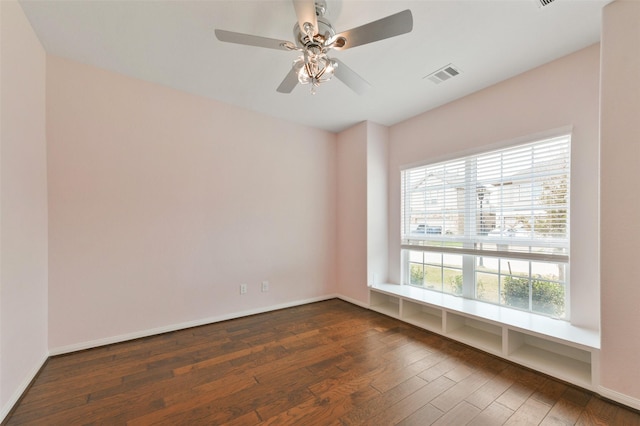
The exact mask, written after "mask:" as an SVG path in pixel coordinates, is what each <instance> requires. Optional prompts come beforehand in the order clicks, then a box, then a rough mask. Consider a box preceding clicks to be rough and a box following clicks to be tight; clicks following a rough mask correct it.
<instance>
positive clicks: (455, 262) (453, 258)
mask: <svg viewBox="0 0 640 426" xmlns="http://www.w3.org/2000/svg"><path fill="white" fill-rule="evenodd" d="M442 264H443V265H444V266H452V267H454V268H459V269H462V256H461V255H459V254H444V255H443V256H442Z"/></svg>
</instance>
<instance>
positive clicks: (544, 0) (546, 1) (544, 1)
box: [536, 0, 554, 7]
mask: <svg viewBox="0 0 640 426" xmlns="http://www.w3.org/2000/svg"><path fill="white" fill-rule="evenodd" d="M553 2H554V0H536V3H538V6H540V7H545V6H549V5H550V4H551V3H553Z"/></svg>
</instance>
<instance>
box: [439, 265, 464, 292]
mask: <svg viewBox="0 0 640 426" xmlns="http://www.w3.org/2000/svg"><path fill="white" fill-rule="evenodd" d="M442 281H443V283H442V291H443V292H444V293H450V294H462V270H461V269H453V268H443V269H442Z"/></svg>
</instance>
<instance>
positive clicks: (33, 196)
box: [0, 0, 48, 421]
mask: <svg viewBox="0 0 640 426" xmlns="http://www.w3.org/2000/svg"><path fill="white" fill-rule="evenodd" d="M0 15H1V16H0V28H1V37H0V38H1V40H2V42H1V43H2V44H1V47H0V51H1V52H2V53H1V55H2V58H1V63H2V69H1V72H0V74H1V75H2V79H1V81H0V86H1V87H2V95H1V106H0V109H1V113H0V117H1V123H0V129H1V130H0V217H1V220H0V421H1V420H2V419H3V418H4V417H5V416H6V414H7V413H8V411H9V410H10V408H11V407H12V405H13V403H15V402H16V401H17V399H18V397H19V396H20V394H21V393H22V391H23V390H24V389H25V388H26V386H27V385H28V384H29V382H30V381H31V379H32V378H33V377H34V375H35V373H36V372H37V371H38V369H39V368H40V366H41V365H42V363H43V362H44V360H45V359H46V356H47V355H48V352H47V180H46V179H47V170H46V143H45V72H46V69H45V63H46V61H45V58H46V57H45V53H44V50H43V48H42V46H41V45H40V42H39V41H38V39H37V38H36V36H35V34H34V32H33V30H32V29H31V26H30V24H29V22H28V21H27V19H26V17H25V16H24V13H23V12H22V9H21V8H20V6H19V5H18V3H17V2H14V1H4V0H3V1H1V2H0Z"/></svg>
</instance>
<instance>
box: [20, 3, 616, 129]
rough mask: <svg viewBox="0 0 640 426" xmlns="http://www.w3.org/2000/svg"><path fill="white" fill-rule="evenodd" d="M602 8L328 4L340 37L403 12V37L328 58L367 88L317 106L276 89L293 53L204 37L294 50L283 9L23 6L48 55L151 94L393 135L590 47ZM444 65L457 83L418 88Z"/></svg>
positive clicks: (305, 93)
mask: <svg viewBox="0 0 640 426" xmlns="http://www.w3.org/2000/svg"><path fill="white" fill-rule="evenodd" d="M610 1H611V0H555V1H554V2H553V3H551V4H550V5H548V6H545V7H542V8H541V7H539V4H538V0H464V1H462V0H440V1H435V0H420V1H416V0H414V1H403V0H387V1H371V0H327V9H328V10H327V13H326V17H327V18H328V19H329V20H330V21H331V22H332V24H333V26H334V28H335V29H336V31H338V32H341V31H344V30H347V29H350V28H353V27H356V26H360V25H362V24H365V23H367V22H370V21H373V20H376V19H380V18H382V17H385V16H387V15H390V14H393V13H396V12H399V11H401V10H404V9H411V11H412V13H413V21H414V26H413V31H412V32H411V33H409V34H405V35H401V36H398V37H395V38H392V39H387V40H383V41H379V42H376V43H372V44H369V45H364V46H359V47H355V48H353V49H349V50H345V51H342V52H335V51H334V53H333V55H332V56H334V57H336V58H338V59H340V60H342V61H343V62H344V63H345V64H346V65H348V66H349V67H350V68H351V69H353V70H354V71H356V72H357V73H359V74H360V75H361V76H362V77H363V78H364V79H365V80H367V81H368V82H369V83H371V84H372V86H373V88H372V89H371V90H370V91H369V92H367V93H366V94H364V95H362V96H359V95H356V94H355V93H354V92H352V91H351V90H350V89H349V88H347V87H346V86H345V85H344V84H342V82H340V81H339V80H336V79H333V80H331V81H330V82H328V83H326V84H324V85H322V86H321V87H320V88H319V89H318V93H317V94H316V95H311V94H310V93H309V87H308V86H301V85H298V86H297V87H296V88H295V89H294V91H293V93H291V94H289V95H284V94H280V93H277V92H276V88H277V87H278V85H279V84H280V82H281V81H282V79H283V78H284V76H285V75H286V74H287V72H288V71H289V69H290V67H291V64H292V62H293V60H294V59H295V58H296V56H297V55H296V53H295V52H286V51H278V50H272V49H261V48H257V47H250V46H242V45H237V44H230V43H221V42H219V41H218V40H217V39H216V38H215V36H214V29H216V28H219V29H225V30H230V31H236V32H244V33H249V34H254V35H261V36H264V37H269V38H276V39H284V40H293V36H292V34H293V33H292V30H293V26H294V24H295V22H296V16H295V12H294V8H293V5H292V2H291V0H272V1H266V0H232V1H222V0H209V1H203V0H198V1H188V0H180V1H175V0H173V1H163V0H153V1H136V0H126V1H117V0H106V1H101V0H93V1H89V0H80V1H79V0H72V1H68V0H39V1H34V0H22V1H21V4H22V7H23V9H24V11H25V13H26V15H27V17H28V19H29V20H30V22H31V24H32V26H33V28H34V30H35V32H36V33H37V35H38V37H39V38H40V40H41V42H42V44H43V46H44V48H45V49H46V51H47V52H48V53H50V54H53V55H57V56H62V57H65V58H70V59H73V60H76V61H79V62H83V63H86V64H91V65H94V66H97V67H100V68H105V69H108V70H112V71H115V72H118V73H122V74H126V75H129V76H132V77H137V78H140V79H143V80H147V81H151V82H156V83H160V84H163V85H166V86H170V87H173V88H176V89H179V90H183V91H186V92H189V93H194V94H198V95H201V96H205V97H208V98H212V99H216V100H219V101H223V102H226V103H229V104H233V105H237V106H240V107H242V108H247V109H250V110H254V111H257V112H260V113H263V114H268V115H271V116H275V117H280V118H284V119H286V120H289V121H293V122H297V123H302V124H305V125H309V126H313V127H317V128H321V129H326V130H329V131H334V132H337V131H341V130H343V129H345V128H348V127H350V126H351V125H353V124H355V123H358V122H360V121H363V120H371V121H374V122H377V123H380V124H384V125H392V124H395V123H398V122H400V121H403V120H405V119H407V118H410V117H412V116H415V115H417V114H419V113H421V112H423V111H426V110H429V109H431V108H435V107H437V106H439V105H442V104H445V103H447V102H450V101H452V100H454V99H457V98H460V97H462V96H465V95H467V94H469V93H472V92H475V91H477V90H480V89H482V88H484V87H487V86H490V85H492V84H494V83H497V82H499V81H501V80H504V79H506V78H509V77H512V76H514V75H517V74H519V73H522V72H524V71H526V70H529V69H531V68H534V67H536V66H538V65H541V64H544V63H546V62H549V61H552V60H554V59H556V58H559V57H561V56H564V55H567V54H569V53H571V52H574V51H576V50H579V49H581V48H583V47H586V46H589V45H591V44H593V43H596V42H598V41H599V39H600V20H601V10H602V7H603V6H604V5H605V4H607V3H609V2H610ZM449 63H453V64H454V65H455V66H457V67H458V68H459V69H460V70H461V71H462V73H461V74H460V75H459V76H457V77H455V78H454V79H451V80H448V81H446V82H444V83H442V84H440V85H436V84H434V83H432V82H431V81H429V80H428V79H425V78H424V77H425V76H426V75H428V74H430V73H431V72H433V71H435V70H437V69H438V68H441V67H443V66H445V65H447V64H449Z"/></svg>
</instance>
